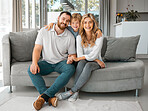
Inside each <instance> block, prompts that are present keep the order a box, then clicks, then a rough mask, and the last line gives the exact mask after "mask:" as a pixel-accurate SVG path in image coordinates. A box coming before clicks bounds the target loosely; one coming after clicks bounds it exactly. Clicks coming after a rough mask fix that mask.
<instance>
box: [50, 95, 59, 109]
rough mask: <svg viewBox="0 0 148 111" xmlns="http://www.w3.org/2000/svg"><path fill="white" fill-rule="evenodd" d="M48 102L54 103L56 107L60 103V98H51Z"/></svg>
mask: <svg viewBox="0 0 148 111" xmlns="http://www.w3.org/2000/svg"><path fill="white" fill-rule="evenodd" d="M48 103H49V106H50V105H52V106H54V107H56V106H57V104H58V98H57V97H53V98H49V99H48Z"/></svg>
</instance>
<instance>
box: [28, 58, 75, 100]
mask: <svg viewBox="0 0 148 111" xmlns="http://www.w3.org/2000/svg"><path fill="white" fill-rule="evenodd" d="M66 62H67V60H64V61H61V62H59V63H57V64H50V63H48V62H46V61H40V62H38V65H39V67H40V73H37V74H32V73H31V72H30V66H29V68H28V74H29V76H30V78H31V80H32V83H33V84H34V86H35V87H36V89H37V90H38V92H39V93H40V94H43V93H44V94H46V95H48V96H49V97H54V95H55V94H56V93H57V92H58V91H59V90H60V89H61V88H63V87H64V86H65V85H66V84H67V83H68V81H69V79H70V78H71V77H72V75H73V74H74V72H75V67H74V65H73V64H67V63H66ZM51 72H58V73H60V75H59V76H58V77H57V78H56V80H55V82H54V83H53V84H52V86H51V87H49V88H46V84H45V81H44V79H43V77H42V76H45V75H48V74H50V73H51Z"/></svg>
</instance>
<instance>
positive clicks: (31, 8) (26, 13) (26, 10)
mask: <svg viewBox="0 0 148 111" xmlns="http://www.w3.org/2000/svg"><path fill="white" fill-rule="evenodd" d="M22 28H23V30H25V29H31V28H37V29H39V28H40V0H22Z"/></svg>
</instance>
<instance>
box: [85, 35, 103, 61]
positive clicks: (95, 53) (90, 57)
mask: <svg viewBox="0 0 148 111" xmlns="http://www.w3.org/2000/svg"><path fill="white" fill-rule="evenodd" d="M102 45H103V37H100V38H97V39H96V42H95V46H94V47H93V50H92V51H91V52H90V53H89V54H88V55H84V56H85V58H86V60H88V61H94V60H95V59H97V58H98V55H100V54H101V49H102Z"/></svg>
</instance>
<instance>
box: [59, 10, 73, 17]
mask: <svg viewBox="0 0 148 111" xmlns="http://www.w3.org/2000/svg"><path fill="white" fill-rule="evenodd" d="M63 13H66V15H69V16H70V18H72V16H71V13H70V12H68V11H63V12H61V13H60V15H59V16H61V15H62V14H63Z"/></svg>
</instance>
